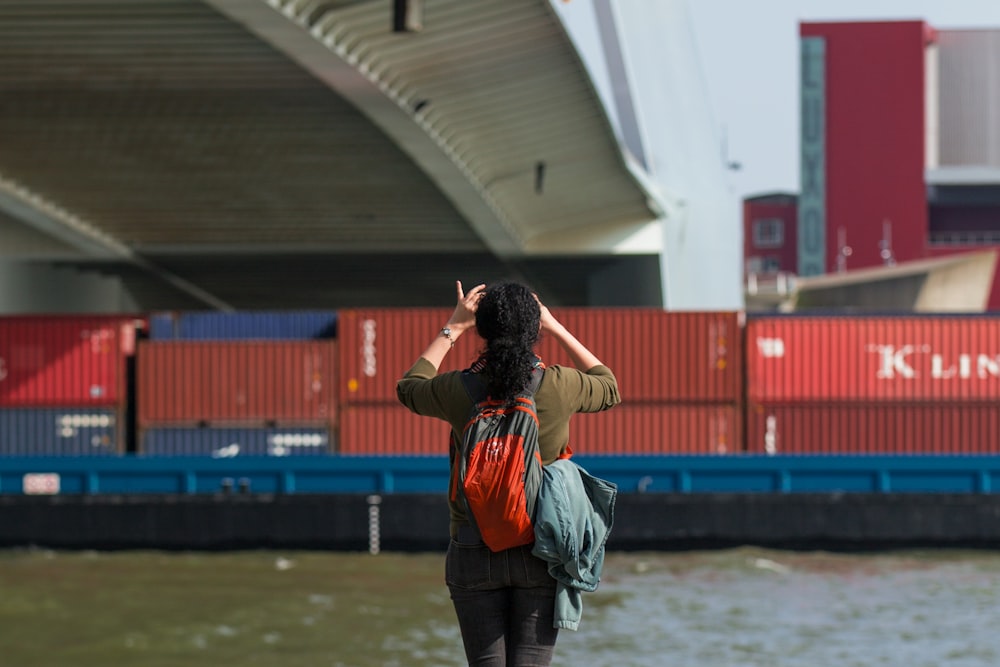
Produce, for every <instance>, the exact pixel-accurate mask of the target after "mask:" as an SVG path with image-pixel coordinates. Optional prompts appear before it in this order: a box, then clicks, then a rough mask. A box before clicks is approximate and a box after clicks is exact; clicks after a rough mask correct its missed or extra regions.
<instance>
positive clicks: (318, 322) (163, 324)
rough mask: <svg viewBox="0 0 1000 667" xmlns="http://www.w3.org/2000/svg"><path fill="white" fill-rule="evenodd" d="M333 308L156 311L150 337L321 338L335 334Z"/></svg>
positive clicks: (219, 338)
mask: <svg viewBox="0 0 1000 667" xmlns="http://www.w3.org/2000/svg"><path fill="white" fill-rule="evenodd" d="M336 333H337V312H336V311H324V310H316V311H288V312H281V311H274V312H269V311H244V312H238V313H220V312H212V311H206V312H200V311H190V312H182V313H157V314H156V315H155V316H154V317H152V318H151V326H150V338H151V339H152V340H324V339H329V338H335V337H336Z"/></svg>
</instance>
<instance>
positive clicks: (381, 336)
mask: <svg viewBox="0 0 1000 667" xmlns="http://www.w3.org/2000/svg"><path fill="white" fill-rule="evenodd" d="M453 311H454V308H395V309H393V308H383V309H371V310H344V311H340V317H339V322H338V343H339V353H340V363H339V365H338V367H339V369H340V389H339V394H340V397H341V400H342V401H343V403H345V404H355V403H396V402H397V399H396V382H397V381H398V380H399V378H401V377H403V374H404V373H405V372H406V371H407V370H408V369H409V368H410V366H412V365H413V362H414V361H416V360H417V358H418V357H419V356H420V353H421V352H423V351H424V349H425V348H426V347H427V344H428V343H430V342H431V340H432V339H433V338H434V336H435V335H437V334H438V332H440V331H441V327H443V326H444V324H445V323H446V322H447V321H448V318H449V317H451V314H452V312H453ZM481 346H482V339H481V338H479V336H478V335H477V334H476V332H475V330H469V331H467V332H465V333H464V334H462V336H461V338H459V339H458V341H457V343H456V344H455V348H454V349H453V350H452V351H451V352H450V353H449V354H448V356H447V357H445V360H444V362H443V363H442V364H441V368H440V371H441V372H445V371H449V370H459V369H462V368H467V367H468V366H469V365H470V364H471V363H472V362H473V361H474V360H475V358H476V354H477V352H478V350H479V348H480V347H481Z"/></svg>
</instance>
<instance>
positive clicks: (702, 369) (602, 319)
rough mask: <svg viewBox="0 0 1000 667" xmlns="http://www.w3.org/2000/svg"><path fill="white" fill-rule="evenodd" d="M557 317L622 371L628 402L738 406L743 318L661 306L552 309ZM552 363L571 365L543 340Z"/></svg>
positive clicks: (621, 382) (544, 354)
mask: <svg viewBox="0 0 1000 667" xmlns="http://www.w3.org/2000/svg"><path fill="white" fill-rule="evenodd" d="M552 313H553V315H555V316H556V318H557V319H558V320H559V321H560V322H562V323H563V324H564V325H565V326H566V328H567V329H569V330H570V332H572V333H573V334H574V335H575V336H576V337H577V338H578V339H579V340H580V341H581V342H582V343H583V344H584V345H586V346H587V347H588V348H589V349H590V350H591V351H592V352H593V353H594V354H596V355H597V357H598V358H599V359H600V360H601V361H603V362H604V363H605V364H606V365H607V366H608V367H609V368H610V369H611V370H612V371H614V373H615V377H616V378H617V379H618V385H619V389H620V391H621V395H622V397H623V399H624V400H626V401H642V402H658V401H659V402H682V401H683V402H706V403H739V402H741V400H742V391H743V377H742V368H743V351H742V347H743V346H742V328H741V322H740V317H741V316H740V314H739V313H736V312H725V311H720V312H666V311H663V310H660V309H656V308H553V309H552ZM538 349H539V354H540V356H541V357H542V360H543V361H544V362H545V363H546V364H548V365H552V364H557V363H558V364H562V365H567V366H571V365H572V363H571V362H570V359H569V357H568V356H567V355H566V353H565V352H564V351H563V350H562V348H561V347H560V346H559V345H558V344H557V343H556V342H555V341H554V340H552V339H551V338H547V337H545V336H543V338H542V341H541V344H540V345H539V348H538Z"/></svg>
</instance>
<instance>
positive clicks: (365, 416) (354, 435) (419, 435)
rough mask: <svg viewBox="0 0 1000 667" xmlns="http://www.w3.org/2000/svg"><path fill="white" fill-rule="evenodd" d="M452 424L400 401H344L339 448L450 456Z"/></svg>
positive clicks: (377, 453)
mask: <svg viewBox="0 0 1000 667" xmlns="http://www.w3.org/2000/svg"><path fill="white" fill-rule="evenodd" d="M450 434H451V427H450V426H449V425H448V424H447V423H446V422H444V421H442V420H440V419H433V418H431V417H421V416H420V415H417V414H414V413H412V412H410V411H409V410H407V409H406V408H405V407H403V406H402V405H401V404H399V403H396V404H392V403H378V404H355V405H344V406H341V409H340V435H339V438H338V444H339V447H338V450H339V451H340V453H341V454H348V455H354V456H446V455H447V454H448V443H449V438H450V437H451V436H450Z"/></svg>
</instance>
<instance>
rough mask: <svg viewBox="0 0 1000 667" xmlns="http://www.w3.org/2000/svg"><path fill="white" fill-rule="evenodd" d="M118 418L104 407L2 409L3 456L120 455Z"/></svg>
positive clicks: (0, 453) (0, 446)
mask: <svg viewBox="0 0 1000 667" xmlns="http://www.w3.org/2000/svg"><path fill="white" fill-rule="evenodd" d="M118 415H119V413H118V412H117V411H116V410H109V409H105V408H88V407H83V408H0V456H110V455H116V454H120V453H121V451H122V449H123V446H122V441H121V438H120V437H119V427H120V425H121V420H120V419H119V417H118Z"/></svg>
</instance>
